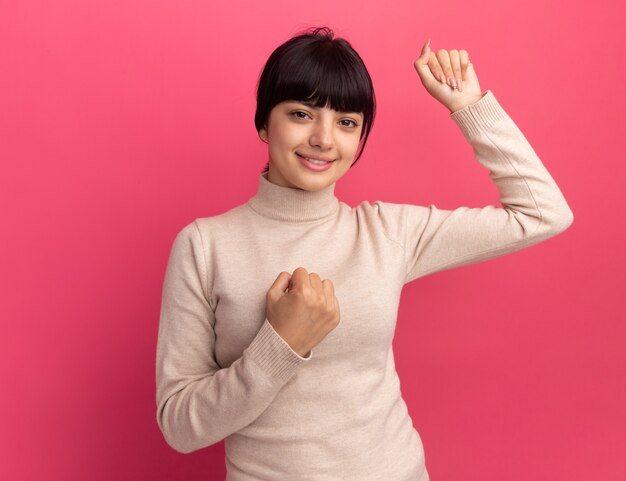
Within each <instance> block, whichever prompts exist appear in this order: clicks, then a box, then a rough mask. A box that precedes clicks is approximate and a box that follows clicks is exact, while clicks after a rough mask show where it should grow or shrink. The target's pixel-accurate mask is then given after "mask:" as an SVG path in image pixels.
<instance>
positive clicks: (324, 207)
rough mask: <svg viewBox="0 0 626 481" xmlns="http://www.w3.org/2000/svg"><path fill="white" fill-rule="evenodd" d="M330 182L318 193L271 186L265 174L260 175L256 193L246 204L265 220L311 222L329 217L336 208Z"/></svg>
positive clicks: (335, 199) (336, 200) (336, 202)
mask: <svg viewBox="0 0 626 481" xmlns="http://www.w3.org/2000/svg"><path fill="white" fill-rule="evenodd" d="M335 185H336V182H333V183H332V184H330V185H329V186H327V187H324V188H323V189H321V190H317V191H308V190H304V189H297V188H292V187H285V186H282V185H278V184H274V183H272V182H270V181H269V180H268V178H267V172H264V173H263V174H261V175H260V176H259V184H258V189H257V192H256V194H255V195H254V196H253V197H252V198H250V200H249V201H248V205H249V206H250V207H251V208H252V209H253V210H254V211H255V212H256V213H257V214H260V215H262V216H265V217H269V218H271V219H275V220H281V221H286V222H311V221H316V220H322V219H326V218H329V217H332V216H333V215H334V214H336V212H337V209H338V208H339V199H337V197H336V196H335Z"/></svg>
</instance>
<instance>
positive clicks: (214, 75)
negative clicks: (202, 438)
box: [0, 0, 626, 481]
mask: <svg viewBox="0 0 626 481" xmlns="http://www.w3.org/2000/svg"><path fill="white" fill-rule="evenodd" d="M216 3H217V4H218V5H217V6H216ZM607 5H608V6H607ZM625 13H626V12H625V11H624V6H623V2H617V1H613V2H608V3H607V2H576V5H575V6H574V4H572V3H571V2H567V1H552V2H547V5H546V2H544V1H539V0H533V1H526V2H503V1H480V2H473V3H471V2H470V3H468V2H461V1H457V0H452V1H450V2H436V3H434V4H433V3H432V2H416V1H408V0H405V1H398V2H393V4H391V3H389V2H378V1H369V2H367V1H365V2H364V1H359V2H356V1H354V2H347V3H346V2H336V1H334V0H333V1H327V0H324V1H321V0H318V1H316V2H314V3H311V2H294V1H280V2H279V1H274V2H267V1H264V2H257V3H253V2H241V1H232V2H228V3H227V2H219V3H218V2H213V3H210V2H200V1H186V2H174V1H172V2H165V1H154V0H150V1H128V0H127V1H124V2H110V1H102V2H96V1H85V0H75V1H57V2H43V1H34V0H21V1H5V2H2V3H1V4H0V68H2V74H1V75H0V159H1V164H0V165H1V171H0V205H1V206H2V224H1V225H2V227H1V228H2V248H1V249H0V256H1V257H0V265H1V266H2V267H1V268H2V276H1V280H0V282H1V283H2V286H1V287H2V293H3V294H2V300H1V314H2V335H1V336H0V356H1V359H0V361H1V363H0V366H1V367H0V369H1V376H2V378H1V379H0V381H1V383H2V384H1V385H2V391H3V395H2V396H1V397H0V403H1V406H0V408H1V409H0V412H1V413H2V418H3V419H2V428H1V429H0V433H1V434H0V436H1V437H0V442H1V444H2V445H1V446H0V450H1V452H2V456H3V461H2V462H0V478H2V479H11V480H39V479H47V480H83V479H89V480H107V481H108V480H113V479H114V480H138V479H146V480H147V479H150V480H171V479H181V480H182V479H184V480H188V481H191V480H220V481H223V479H224V477H225V466H224V450H223V441H222V442H220V443H218V444H216V445H213V446H211V447H209V448H207V449H203V450H200V451H196V452H194V453H192V454H189V455H182V454H179V453H177V452H175V451H174V450H173V449H171V448H170V447H169V446H168V445H167V444H166V443H165V441H164V439H163V437H162V435H161V433H160V431H159V429H158V426H157V423H156V418H155V413H156V404H155V380H154V365H155V347H156V336H157V328H158V320H159V319H158V317H159V307H160V294H161V286H162V281H163V274H164V270H165V265H166V261H167V257H168V255H169V250H170V247H171V244H172V241H173V238H174V236H175V234H176V233H177V232H178V231H179V230H180V229H181V228H182V227H183V226H184V225H185V224H186V223H188V222H190V221H191V220H193V219H194V218H196V217H205V216H212V215H217V214H219V213H221V212H223V211H225V210H227V209H229V208H231V207H234V206H235V205H238V204H240V203H243V202H245V201H246V200H247V199H248V198H249V197H250V196H252V195H253V194H254V192H255V189H256V186H257V184H258V176H259V175H260V172H261V170H262V168H263V166H264V165H265V162H266V161H267V147H266V146H265V144H263V143H261V141H260V140H259V139H258V137H257V133H256V130H255V129H254V109H255V85H256V81H257V78H258V75H259V74H260V72H261V69H262V67H263V65H264V62H265V60H266V59H267V57H268V55H269V54H270V53H271V51H272V50H273V49H274V48H275V47H276V46H278V45H279V44H280V43H281V42H283V41H285V40H287V38H289V37H290V36H291V35H293V34H295V33H296V32H298V31H299V30H301V29H302V28H306V27H310V26H317V25H328V26H330V27H332V28H333V29H335V31H336V33H337V35H339V36H345V37H346V38H347V39H348V40H349V41H350V42H351V43H352V44H353V46H354V47H355V48H356V50H357V51H358V52H359V53H360V54H361V56H362V57H363V58H364V60H365V62H366V65H367V66H368V68H369V70H370V73H371V75H372V78H373V81H374V85H375V89H376V94H377V98H378V106H379V110H378V116H377V118H376V121H375V124H374V130H373V132H372V134H371V136H370V140H369V142H368V145H367V146H366V149H365V153H364V155H363V157H362V158H361V159H360V160H359V162H358V164H357V165H356V166H355V168H354V169H353V170H351V171H350V172H349V173H348V174H347V175H346V176H345V177H344V178H343V179H342V180H341V181H340V182H339V183H338V185H337V188H336V194H337V196H338V197H339V198H340V199H341V200H343V201H345V202H347V203H348V204H350V205H356V204H357V203H359V202H361V201H362V200H370V201H374V200H386V201H389V202H402V203H415V204H423V205H427V204H429V203H431V202H432V203H435V204H436V205H437V206H438V207H441V208H449V209H451V208H455V207H457V206H460V205H468V206H483V205H487V204H495V205H500V204H499V202H498V197H497V190H496V189H495V187H494V186H493V185H492V184H491V182H490V181H489V179H488V177H487V174H488V172H487V170H486V169H484V168H482V167H481V166H479V165H478V163H477V162H476V161H475V160H474V157H473V152H472V151H471V148H470V147H469V146H468V144H467V143H466V141H465V140H464V138H463V136H462V134H461V132H460V130H459V129H458V127H457V126H456V125H455V124H454V122H453V121H452V120H451V119H450V118H449V113H448V111H447V110H446V109H445V107H444V106H442V105H441V104H439V103H438V102H437V101H436V100H435V99H433V98H432V97H430V96H429V95H428V93H427V92H426V90H425V89H424V88H423V87H422V85H421V83H420V81H419V77H418V76H417V73H416V72H415V70H414V68H413V61H414V60H415V58H416V57H417V56H418V55H419V52H420V49H421V46H422V44H423V43H424V41H425V40H426V38H427V37H430V38H431V39H432V42H431V47H432V48H433V49H435V50H437V49H439V48H445V49H452V48H464V49H466V50H468V52H469V53H470V58H471V59H472V61H473V63H474V66H475V69H476V72H477V75H478V78H479V80H480V84H481V87H482V89H483V91H485V90H487V89H491V90H492V91H493V92H494V94H495V95H496V97H497V99H498V100H499V101H500V103H501V105H502V106H503V107H504V108H505V110H506V111H507V112H508V113H509V115H511V117H512V118H513V119H514V120H515V122H516V123H517V125H518V126H519V127H520V129H521V130H522V131H523V132H524V134H525V135H526V137H527V138H528V140H529V141H530V143H531V144H532V146H533V148H534V149H535V150H536V152H537V153H538V154H539V156H540V157H541V159H542V160H543V161H544V164H545V165H546V167H547V168H548V170H549V171H550V172H551V173H552V175H553V177H554V178H555V180H556V181H557V183H558V184H559V186H560V187H561V190H562V191H563V193H564V195H565V197H566V198H567V200H568V202H569V204H570V206H571V208H572V210H573V212H574V217H575V220H574V224H573V225H572V227H571V228H570V229H569V230H567V231H566V232H565V233H563V234H562V235H560V236H557V237H555V238H553V239H550V240H548V241H546V242H544V243H542V244H539V245H536V246H533V247H530V248H528V249H525V250H523V251H520V252H518V253H515V254H512V255H508V256H505V257H502V258H499V259H493V260H491V261H488V262H485V263H480V264H474V265H471V266H466V267H462V268H458V269H455V270H451V271H445V272H440V273H436V274H433V275H430V276H428V277H425V278H422V279H419V280H417V281H415V282H413V283H411V284H409V285H407V286H406V287H405V290H404V291H403V295H402V302H401V307H400V312H399V318H398V327H397V332H396V337H395V340H394V350H395V353H396V359H397V361H396V362H397V369H398V372H399V374H400V379H401V380H402V390H403V394H404V398H405V400H406V402H407V404H408V407H409V411H410V414H411V416H412V418H413V420H414V424H415V427H416V429H417V430H418V432H419V433H420V435H421V437H422V439H423V441H424V448H425V453H426V465H427V467H428V470H429V473H430V475H431V479H432V480H433V481H434V480H461V479H468V480H469V479H476V480H483V481H487V480H499V481H500V480H503V479H506V480H510V481H517V480H525V481H526V480H529V479H532V480H534V481H538V480H565V479H567V480H568V481H575V480H589V479H602V480H605V481H606V480H616V481H617V480H623V479H626V463H624V453H626V437H625V434H626V414H625V410H624V406H625V405H626V369H625V368H626V360H625V359H626V355H625V350H626V349H625V347H626V312H625V311H626V303H625V295H624V292H626V291H625V289H624V287H625V286H626V282H625V280H626V279H625V277H626V276H625V272H626V262H625V257H626V256H625V254H624V245H625V244H626V235H625V233H626V225H625V224H626V222H625V215H624V187H625V186H626V182H625V180H626V176H625V170H626V169H625V167H624V164H625V163H624V160H625V156H624V146H623V144H622V143H623V140H624V125H625V119H624V112H625V111H626V105H625V99H626V95H625V94H624V88H625V85H624V78H625V76H624V61H623V50H624V42H623V38H622V37H620V36H619V35H618V30H619V28H620V27H621V25H620V24H621V22H622V19H623V18H624V15H625ZM381 481H382V480H381ZM389 481H392V480H389Z"/></svg>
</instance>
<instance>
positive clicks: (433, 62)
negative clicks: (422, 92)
mask: <svg viewBox="0 0 626 481" xmlns="http://www.w3.org/2000/svg"><path fill="white" fill-rule="evenodd" d="M428 68H430V71H431V72H432V73H433V76H434V77H435V78H437V79H439V82H441V83H442V84H445V83H446V79H445V75H444V73H443V69H442V68H441V65H440V64H439V60H437V56H436V55H435V53H434V52H430V59H429V60H428Z"/></svg>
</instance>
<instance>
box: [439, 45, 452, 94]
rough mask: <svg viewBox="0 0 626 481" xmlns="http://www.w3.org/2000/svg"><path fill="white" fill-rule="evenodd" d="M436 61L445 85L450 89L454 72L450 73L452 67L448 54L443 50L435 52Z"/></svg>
mask: <svg viewBox="0 0 626 481" xmlns="http://www.w3.org/2000/svg"><path fill="white" fill-rule="evenodd" d="M437 60H438V61H439V65H441V68H442V69H443V75H444V77H445V79H446V83H447V84H448V85H449V86H450V87H452V85H453V83H452V78H453V77H454V72H452V67H451V65H450V54H449V53H448V51H447V50H445V49H443V48H442V49H439V50H438V51H437Z"/></svg>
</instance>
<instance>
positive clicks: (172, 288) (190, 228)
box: [156, 221, 312, 453]
mask: <svg viewBox="0 0 626 481" xmlns="http://www.w3.org/2000/svg"><path fill="white" fill-rule="evenodd" d="M205 248H206V247H205V246H204V245H203V243H202V238H201V233H200V230H199V228H198V226H197V224H196V222H195V221H194V222H192V223H190V224H189V225H187V226H186V227H184V228H183V229H182V230H181V231H180V232H179V233H178V234H177V236H176V238H175V239H174V242H173V245H172V249H171V253H170V257H169V260H168V263H167V268H166V272H165V277H164V281H163V289H162V301H161V312H160V322H159V330H158V341H157V352H156V401H157V413H156V414H157V416H156V417H157V422H158V425H159V427H160V429H161V431H162V433H163V435H164V437H165V440H166V441H167V443H168V444H169V445H170V446H171V447H172V448H174V449H175V450H176V451H179V452H181V453H189V452H192V451H195V450H197V449H200V448H203V447H206V446H209V445H211V444H214V443H216V442H218V441H220V440H222V439H223V438H225V437H226V436H228V435H229V434H231V433H233V432H236V431H238V430H240V429H241V428H243V427H245V426H246V425H248V424H250V423H251V422H252V421H254V420H255V419H256V418H257V417H258V416H259V415H260V414H261V413H262V412H263V411H264V410H265V409H266V408H267V406H268V405H269V404H270V403H271V402H272V400H273V399H274V397H275V396H276V394H277V393H278V391H279V390H280V389H281V387H282V386H283V385H284V384H285V383H286V382H287V381H288V380H289V379H290V378H291V377H292V376H293V375H294V374H295V372H296V369H297V368H298V366H299V365H300V364H301V363H303V362H307V361H308V360H309V359H310V358H311V357H312V353H310V354H309V357H308V358H303V357H301V356H299V355H298V354H297V353H296V352H295V351H293V350H292V349H291V347H290V346H289V344H287V342H285V341H284V340H283V339H282V338H281V337H280V336H279V335H278V334H277V333H276V331H275V330H274V329H273V328H272V325H271V324H270V323H269V321H268V320H267V319H265V320H264V322H263V324H262V326H261V328H260V330H259V331H258V334H257V335H256V337H255V338H254V339H253V341H252V342H251V343H250V345H249V346H248V347H247V348H246V349H245V350H244V352H243V354H242V356H241V357H240V358H239V359H237V360H236V361H235V362H233V363H232V364H231V365H230V366H229V367H227V368H220V366H219V365H218V364H217V362H216V360H215V356H214V346H215V333H214V326H215V310H214V308H213V307H212V306H211V303H210V302H209V299H210V296H209V292H210V287H209V281H208V279H209V277H210V276H208V275H207V264H206V256H205Z"/></svg>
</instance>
